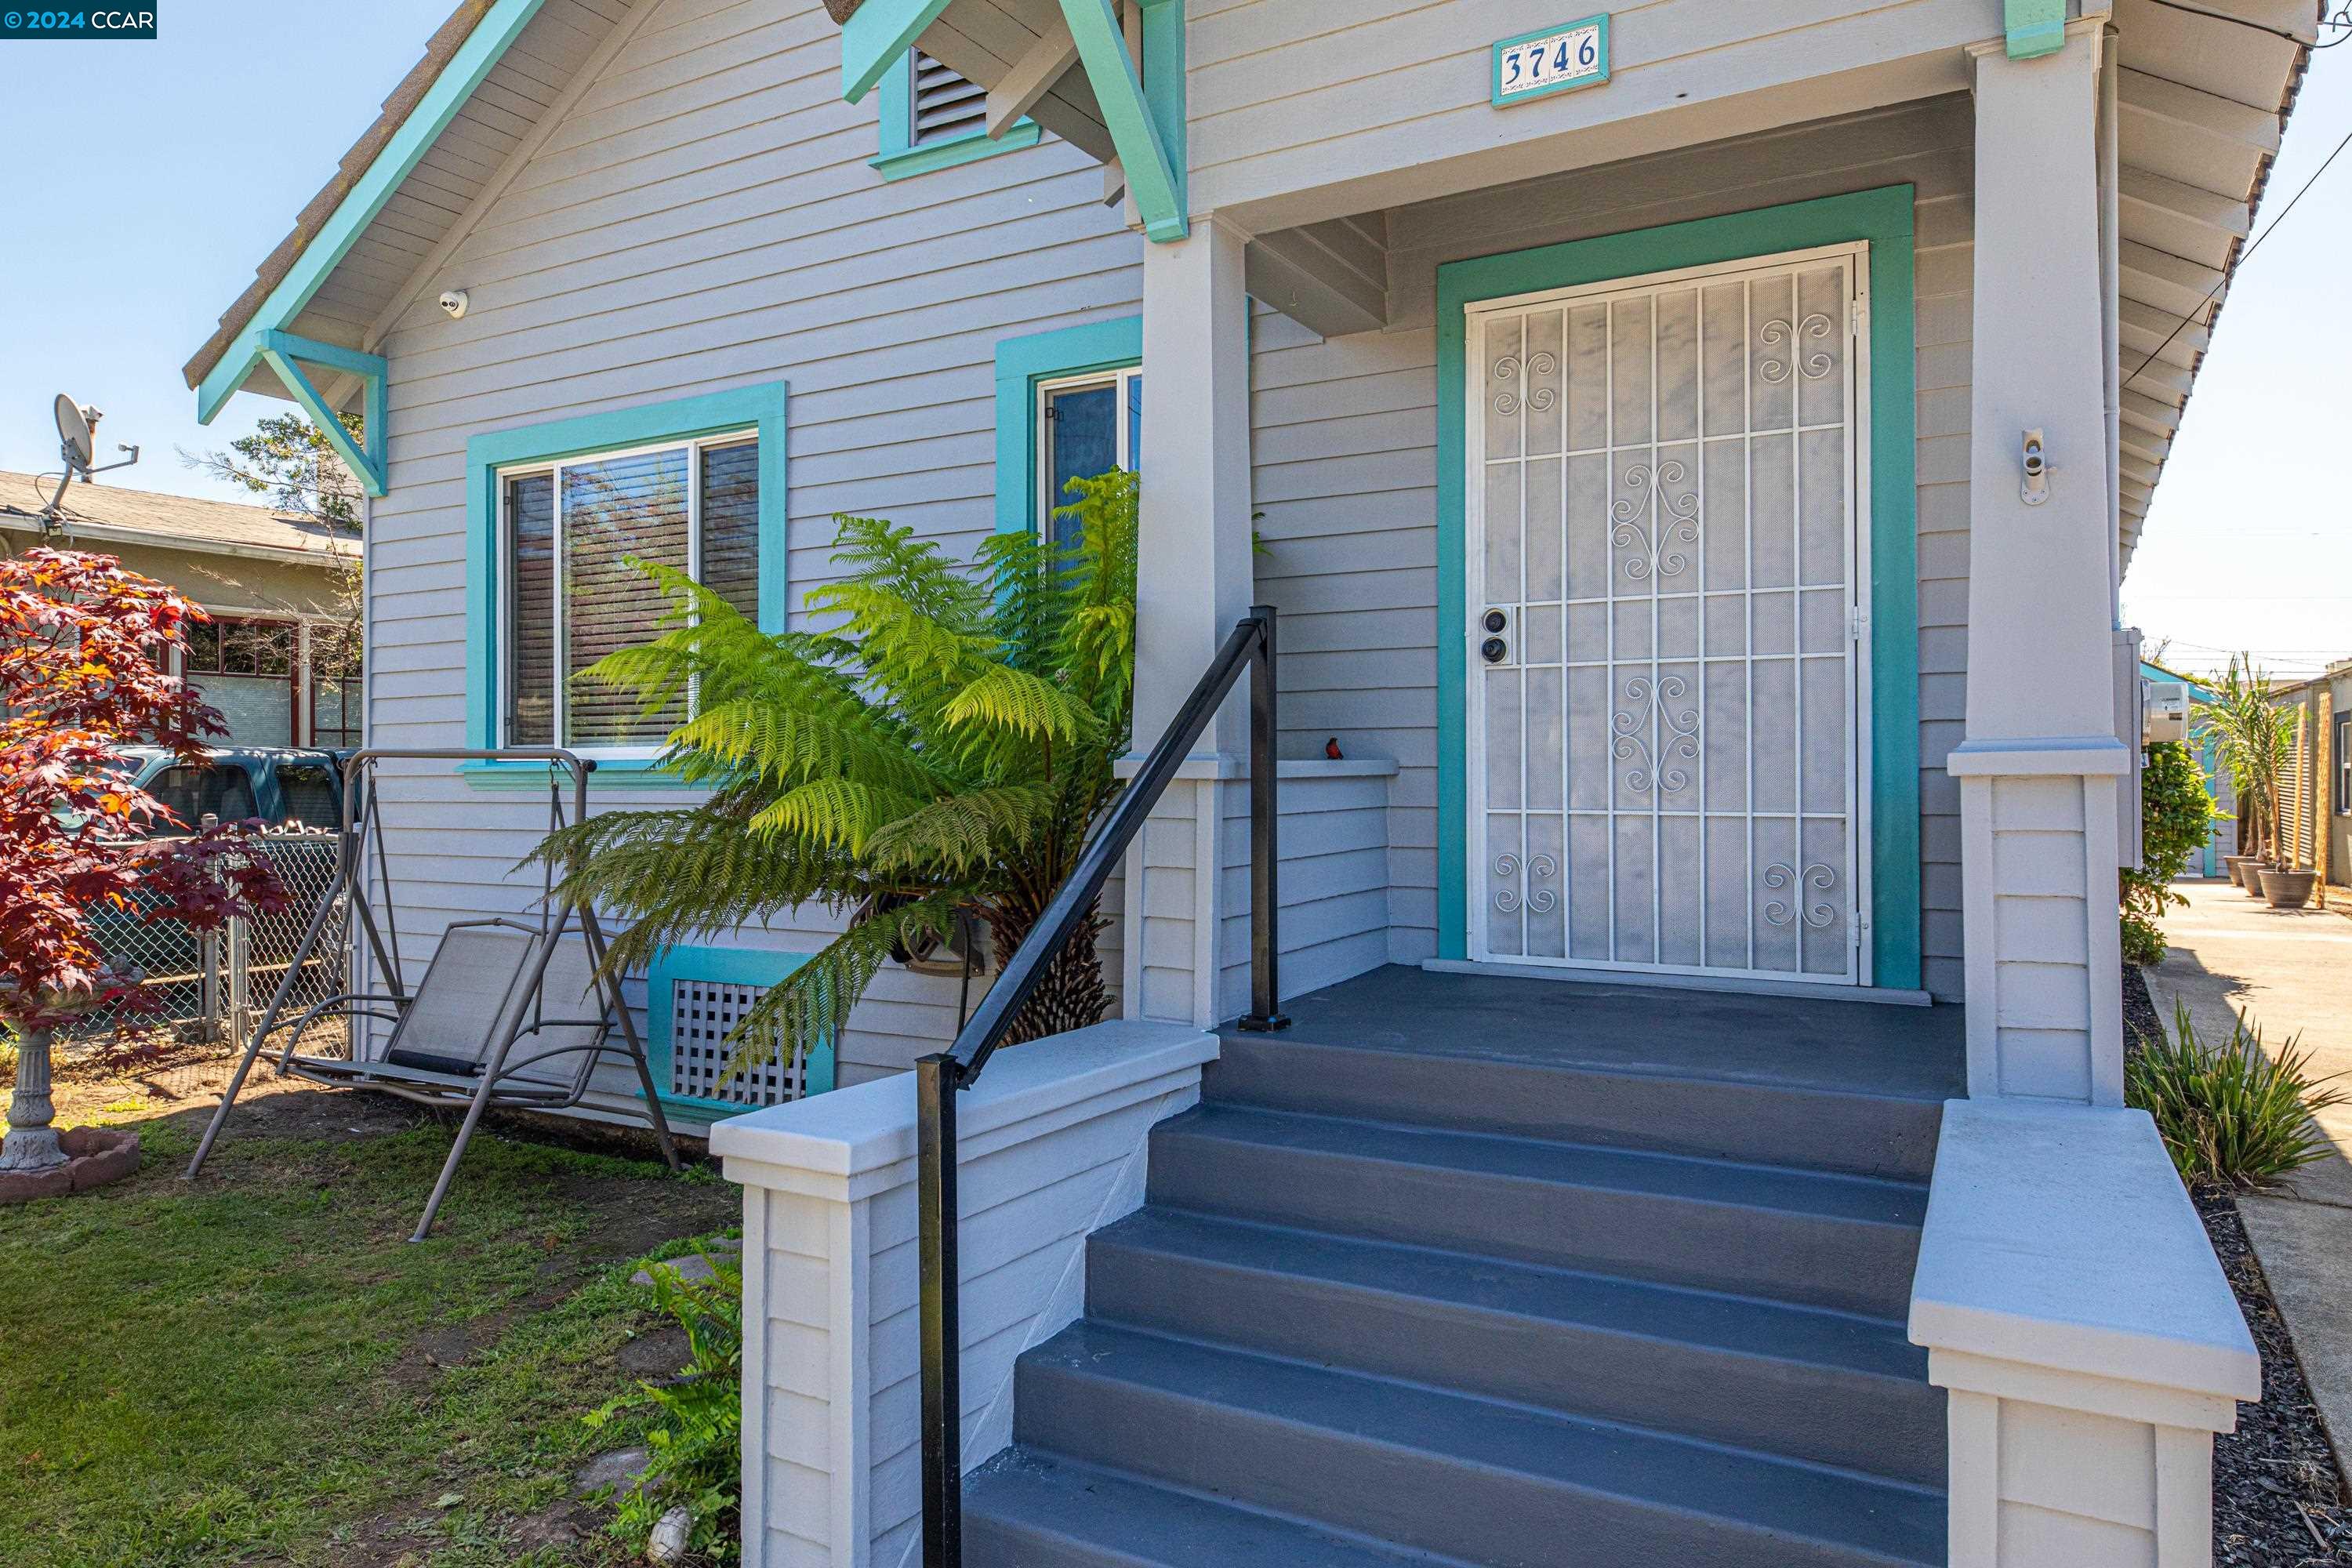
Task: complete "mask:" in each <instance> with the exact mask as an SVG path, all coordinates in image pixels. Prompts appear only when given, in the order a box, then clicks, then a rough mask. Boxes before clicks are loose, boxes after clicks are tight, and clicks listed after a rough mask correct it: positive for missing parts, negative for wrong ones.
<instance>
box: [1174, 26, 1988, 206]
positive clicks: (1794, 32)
mask: <svg viewBox="0 0 2352 1568" xmlns="http://www.w3.org/2000/svg"><path fill="white" fill-rule="evenodd" d="M1187 14H1188V17H1189V22H1190V25H1189V26H1188V28H1187V30H1186V37H1185V86H1186V96H1187V101H1188V108H1189V112H1190V126H1189V130H1188V137H1187V141H1188V148H1187V153H1188V158H1189V163H1190V166H1191V173H1190V181H1191V190H1192V203H1193V206H1194V208H1195V209H1196V210H1202V209H1208V208H1224V209H1229V210H1233V211H1234V212H1236V213H1237V214H1238V215H1239V216H1243V217H1244V219H1247V220H1253V221H1257V222H1262V223H1265V224H1266V225H1267V226H1273V225H1274V224H1275V223H1276V222H1279V223H1282V224H1292V223H1304V222H1311V221H1314V220H1316V219H1319V218H1328V217H1337V216H1343V215H1344V214H1345V213H1347V212H1349V211H1352V210H1361V209H1363V208H1365V207H1369V206H1384V205H1396V204H1397V203H1399V202H1404V201H1415V200H1423V199H1426V198H1429V197H1432V196H1435V195H1443V194H1444V193H1445V192H1448V191H1459V190H1465V189H1470V188H1473V187H1475V186H1479V185H1486V184H1494V183H1496V182H1499V181H1504V180H1514V179H1524V178H1528V177H1529V176H1531V175H1535V174H1541V173H1543V172H1545V171H1546V170H1549V169H1558V168H1564V167H1568V166H1570V165H1572V164H1592V163H1601V162H1603V161H1605V160H1607V159H1611V158H1622V157H1626V156H1629V155H1633V154H1637V153H1647V152H1653V151H1656V150H1660V149H1663V148H1667V147H1675V146H1695V145H1697V144H1699V143H1702V142H1714V141H1718V140H1720V139H1722V138H1724V137H1727V136H1732V135H1737V134H1741V133H1744V132H1750V131H1754V130H1758V129H1759V128H1762V127H1765V126H1769V125H1774V124H1780V123H1786V122H1787V121H1790V120H1791V119H1793V118H1795V117H1797V116H1801V115H1807V114H1812V115H1824V114H1831V113H1840V112H1844V111H1847V110H1857V109H1863V108H1867V107H1871V106H1874V105H1876V104H1881V103H1885V102H1890V101H1894V100H1899V99H1903V98H1908V97H1916V96H1918V95H1920V94H1923V93H1928V92H1937V91H1944V90H1948V89H1954V88H1959V87H1964V86H1965V85H1966V84H1967V77H1966V72H1965V61H1964V60H1963V58H1962V57H1961V55H1960V53H1959V49H1958V46H1959V45H1962V44H1965V43H1968V42H1969V41H1971V40H1975V39H1980V38H1994V37H2000V33H2001V25H2002V22H2001V7H2000V4H1999V3H1998V0H1737V3H1736V4H1727V3H1726V0H1636V3H1633V4H1626V5H1618V6H1615V7H1614V8H1613V9H1612V12H1611V16H1610V35H1611V45H1612V76H1611V79H1610V80H1609V82H1608V83H1607V84H1606V85H1604V86H1598V87H1594V88H1591V89H1584V90H1580V91H1575V92H1564V93H1558V94H1553V95H1550V96H1549V97H1545V98H1541V99H1537V100H1528V101H1526V102H1523V103H1518V104H1514V105H1512V106H1511V107H1510V108H1509V109H1508V110H1506V111H1504V112H1502V113H1500V114H1497V113H1496V110H1494V109H1493V107H1492V106H1491V104H1490V102H1489V92H1490V90H1491V85H1492V77H1493V70H1492V61H1493V55H1492V45H1493V44H1494V42H1495V40H1496V39H1499V38H1505V37H1514V36H1517V35H1518V34H1521V33H1524V32H1527V31H1528V30H1529V29H1531V28H1534V27H1538V26H1544V25H1546V24H1549V23H1564V22H1567V21H1570V20H1572V19H1573V18H1574V17H1576V16H1579V15H1580V8H1579V7H1574V6H1571V7H1568V8H1566V9H1564V10H1558V11H1550V12H1545V11H1542V10H1539V9H1538V10H1534V11H1531V10H1530V8H1529V7H1528V6H1527V5H1524V4H1521V3H1518V0H1349V4H1347V5H1305V4H1297V3H1287V0H1191V3H1190V4H1189V5H1188V7H1187ZM1351 196H1352V197H1353V198H1354V199H1353V200H1352V202H1351V201H1350V200H1349V198H1350V197H1351Z"/></svg>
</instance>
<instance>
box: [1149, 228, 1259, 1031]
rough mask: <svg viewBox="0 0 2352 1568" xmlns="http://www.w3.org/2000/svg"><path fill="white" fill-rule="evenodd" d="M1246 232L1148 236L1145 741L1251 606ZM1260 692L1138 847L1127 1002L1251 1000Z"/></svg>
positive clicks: (1199, 1013)
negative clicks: (1247, 920) (1161, 239)
mask: <svg viewBox="0 0 2352 1568" xmlns="http://www.w3.org/2000/svg"><path fill="white" fill-rule="evenodd" d="M1247 240H1248V237H1247V236H1246V235H1244V233H1242V232H1241V231H1240V230H1239V229H1237V228H1235V227H1234V226H1232V225H1231V224H1228V223H1224V222H1223V221H1221V220H1219V219H1218V218H1217V217H1215V216H1213V215H1212V216H1204V217H1196V218H1195V219H1194V220H1193V223H1192V233H1191V235H1190V236H1189V237H1187V238H1184V239H1182V240H1179V241H1176V242H1174V243H1172V244H1152V245H1147V246H1145V247H1143V372H1144V405H1143V441H1142V474H1143V498H1142V542H1141V549H1140V552H1139V564H1138V571H1137V583H1136V658H1135V746H1136V752H1137V753H1138V754H1140V753H1141V752H1143V751H1146V750H1148V749H1149V748H1150V745H1151V743H1152V742H1154V741H1155V740H1157V739H1158V738H1159V736H1160V732H1161V731H1163V730H1165V729H1166V728H1167V726H1168V722H1169V721H1170V720H1171V719H1172V718H1173V717H1174V716H1175V714H1176V710H1177V709H1178V708H1180V707H1181V706H1182V704H1183V701H1184V699H1185V697H1186V696H1187V695H1189V694H1190V693H1191V691H1192V688H1193V686H1194V685H1195V684H1196V683H1197V682H1198V681H1199V680H1200V679H1201V676H1202V672H1204V671H1205V670H1206V669H1207V668H1208V667H1209V661H1210V659H1211V658H1213V657H1214V655H1215V654H1216V651H1217V648H1218V647H1219V646H1220V645H1221V644H1222V643H1223V641H1224V639H1225V636H1226V634H1227V633H1228V632H1230V631H1232V630H1233V626H1234V622H1235V621H1237V620H1239V619H1240V618H1241V617H1242V616H1243V615H1244V613H1245V612H1246V611H1247V610H1248V609H1249V606H1250V599H1251V590H1252V586H1253V573H1252V569H1251V560H1250V446H1249V441H1250V423H1249V421H1250V414H1249V322H1248V316H1249V297H1248V295H1247V293H1246V292H1245V291H1244V286H1243V247H1244V245H1245V244H1246V243H1247ZM1248 750H1249V745H1248V706H1247V696H1246V692H1245V690H1237V691H1236V692H1235V694H1234V697H1233V699H1232V700H1228V701H1227V702H1226V703H1225V705H1224V706H1223V708H1222V709H1221V710H1219V712H1218V715H1217V718H1216V720H1215V721H1213V723H1212V724H1211V725H1210V727H1209V729H1208V731H1206V732H1204V733H1203V734H1202V737H1201V740H1200V742H1199V743H1198V745H1197V746H1196V748H1195V751H1194V754H1193V757H1192V761H1191V763H1188V764H1187V766H1186V768H1185V770H1184V773H1183V774H1182V775H1181V776H1180V777H1179V778H1178V780H1177V781H1176V782H1175V783H1174V784H1171V785H1170V786H1169V790H1168V793H1167V795H1165V796H1164V797H1163V799H1162V801H1161V804H1160V808H1159V809H1158V810H1157V811H1155V812H1154V813H1153V815H1152V817H1151V820H1150V823H1149V824H1147V825H1146V826H1145V828H1144V831H1143V833H1142V835H1141V837H1139V838H1138V839H1137V841H1136V844H1135V847H1133V848H1131V849H1130V850H1129V853H1128V858H1127V866H1126V888H1125V898H1124V907H1125V913H1124V916H1123V920H1124V926H1125V929H1124V931H1122V933H1121V934H1122V936H1123V938H1124V942H1123V944H1122V945H1123V949H1124V957H1125V974H1124V976H1123V980H1124V986H1123V995H1124V997H1125V1007H1124V1010H1125V1012H1126V1015H1127V1016H1129V1017H1131V1018H1159V1019H1170V1020H1174V1021H1177V1022H1182V1023H1192V1024H1209V1023H1213V1022H1215V1021H1217V1020H1219V1019H1221V1018H1225V1017H1230V1016H1234V1015H1236V1014H1238V1013H1239V1012H1240V1011H1241V1008H1242V1005H1243V1003H1244V995H1243V993H1242V991H1241V990H1240V989H1237V988H1236V986H1237V984H1238V985H1240V986H1245V985H1246V971H1245V969H1244V970H1242V971H1240V972H1238V973H1239V979H1238V981H1237V982H1236V981H1235V980H1234V978H1233V977H1230V976H1227V975H1226V973H1225V970H1226V968H1227V965H1226V964H1225V963H1224V962H1223V943H1222V935H1223V931H1222V928H1223V925H1224V924H1225V922H1226V918H1227V916H1228V915H1229V914H1232V915H1234V916H1236V917H1238V916H1239V915H1241V914H1245V913H1246V906H1245V905H1244V903H1242V902H1241V901H1240V900H1241V896H1242V888H1241V884H1240V883H1239V882H1236V883H1235V885H1234V887H1233V888H1232V889H1230V892H1231V894H1232V896H1231V897H1228V896H1227V894H1228V889H1226V888H1225V887H1223V883H1225V882H1226V881H1228V880H1229V879H1226V878H1223V877H1221V876H1220V875H1219V872H1220V870H1221V869H1223V868H1226V867H1235V866H1245V865H1246V864H1247V857H1248V822H1247V818H1246V806H1245V803H1244V801H1243V789H1242V784H1241V782H1240V781H1242V780H1244V778H1245V777H1246V773H1247V763H1248ZM1134 760H1135V758H1133V757H1130V759H1129V761H1130V763H1132V762H1133V761H1134ZM1236 811H1239V812H1241V813H1242V814H1243V815H1241V816H1238V817H1236V816H1235V815H1234V813H1235V812H1236ZM1229 904H1230V905H1231V906H1232V908H1231V909H1230V910H1229V909H1228V907H1227V906H1228V905H1229Z"/></svg>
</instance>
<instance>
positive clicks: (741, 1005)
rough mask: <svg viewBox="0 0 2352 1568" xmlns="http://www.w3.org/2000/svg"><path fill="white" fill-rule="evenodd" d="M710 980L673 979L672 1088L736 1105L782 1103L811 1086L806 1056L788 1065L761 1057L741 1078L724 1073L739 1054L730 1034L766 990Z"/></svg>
mask: <svg viewBox="0 0 2352 1568" xmlns="http://www.w3.org/2000/svg"><path fill="white" fill-rule="evenodd" d="M766 989H767V988H766V987H765V986H761V985H733V984H722V983H719V982H716V981H709V980H686V979H676V980H672V981H671V982H670V1083H669V1091H670V1092H671V1093H672V1094H682V1095H688V1096H690V1097H692V1098H693V1099H696V1100H725V1101H727V1102H729V1103H730V1104H735V1105H781V1104H782V1103H783V1102H784V1101H786V1100H798V1099H800V1098H801V1096H803V1094H806V1093H807V1092H808V1058H806V1057H805V1056H803V1057H802V1058H800V1059H799V1060H798V1061H795V1062H793V1063H792V1064H791V1065H790V1066H789V1067H779V1066H778V1065H777V1064H775V1063H774V1062H763V1063H761V1065H760V1066H758V1067H755V1068H751V1070H750V1071H748V1072H746V1073H744V1074H743V1075H742V1076H741V1077H740V1078H728V1077H726V1076H725V1075H726V1068H727V1063H728V1061H729V1059H730V1058H732V1057H733V1056H734V1054H735V1052H734V1047H731V1046H730V1045H729V1044H728V1043H727V1036H728V1034H729V1032H730V1030H732V1029H733V1028H734V1027H735V1026H736V1025H738V1024H740V1023H741V1022H742V1021H743V1015H744V1014H746V1013H749V1012H750V1011H751V1006H752V1004H754V1003H756V1002H758V1001H759V999H760V997H761V994H762V993H763V992H764V991H765V990H766Z"/></svg>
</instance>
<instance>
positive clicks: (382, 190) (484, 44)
mask: <svg viewBox="0 0 2352 1568" xmlns="http://www.w3.org/2000/svg"><path fill="white" fill-rule="evenodd" d="M941 3H942V4H944V3H945V0H941ZM544 4H546V0H497V3H496V4H495V5H492V6H491V7H490V9H489V11H488V14H487V15H485V16H483V17H482V19H481V20H480V21H479V22H478V23H476V24H475V25H474V30H473V31H472V32H471V33H469V34H467V37H466V41H465V42H464V43H463V44H461V45H459V46H458V47H457V53H456V54H455V55H453V56H451V57H450V59H449V63H448V64H447V65H446V67H444V68H442V71H441V74H440V75H439V76H438V77H436V78H435V79H434V82H433V85H432V86H431V87H430V88H427V89H425V96H424V97H423V98H422V99H420V100H417V104H416V108H415V110H413V111H412V112H411V113H410V114H409V116H408V118H407V119H406V120H404V121H401V125H400V129H399V130H398V131H396V132H394V133H393V138H392V140H391V141H390V142H386V143H385V144H384V149H383V152H381V153H377V154H376V158H375V162H374V163H371V164H369V165H368V170H367V173H366V174H362V175H361V176H360V179H359V183H358V184H355V185H353V186H352V188H351V190H350V191H349V192H348V193H347V194H346V195H344V197H343V199H342V200H341V202H340V203H338V204H337V205H336V207H335V210H334V212H333V213H332V214H331V216H329V217H328V219H327V221H326V222H325V223H324V224H322V225H320V228H319V232H318V233H317V234H316V235H314V236H313V237H311V239H310V243H309V244H308V245H306V246H305V247H303V249H302V254H301V255H300V256H299V257H297V258H295V260H294V266H293V268H292V270H290V271H289V272H288V273H287V274H286V276H285V278H284V279H281V280H280V281H279V282H278V287H276V288H275V289H271V290H270V291H269V297H268V299H267V300H263V301H262V302H261V308H260V309H259V310H256V311H255V312H254V313H253V319H252V321H249V322H248V323H247V326H246V330H245V332H244V334H243V335H242V336H240V337H239V338H238V339H237V340H236V342H234V343H232V344H230V345H229V348H228V350H227V351H226V353H223V354H222V355H221V357H220V359H219V361H218V362H217V363H215V364H214V366H213V368H212V369H211V371H209V372H208V373H206V374H205V379H204V381H203V383H202V384H200V385H199V386H198V387H197V388H196V423H197V424H199V425H209V424H211V423H212V421H213V416H214V415H215V414H218V413H219V412H220V407H221V405H222V404H224V403H226V402H227V401H228V398H229V395H230V394H231V393H233V392H235V391H236V389H237V388H239V387H240V386H243V385H244V384H245V382H246V378H247V376H249V375H251V374H253V368H254V366H256V365H257V364H259V363H261V362H262V358H263V354H264V351H265V343H266V334H267V333H268V332H270V331H276V330H278V329H279V328H283V327H288V326H290V325H292V324H293V321H294V318H295V317H296V316H298V315H299V314H300V313H301V310H302V308H303V307H304V306H305V305H308V304H309V303H310V300H311V298H312V297H313V296H314V295H316V294H317V293H318V292H319V289H320V286H321V285H323V284H324V283H325V282H326V280H327V279H328V277H329V275H331V273H332V272H333V271H334V269H335V268H336V266H337V265H338V264H340V263H341V260H342V259H343V258H344V257H345V256H346V255H348V254H350V251H351V248H352V246H353V245H355V244H357V243H358V241H359V237H360V236H361V234H362V233H363V232H364V231H365V230H366V228H367V226H368V225H369V224H371V223H373V221H374V220H375V216H376V215H377V214H378V213H380V212H382V211H383V207H384V204H385V203H387V202H389V201H390V200H392V196H393V193H394V191H397V190H398V189H399V188H400V185H401V182H402V181H404V180H405V179H407V178H408V176H409V174H410V172H411V171H413V170H414V169H415V167H416V165H417V163H418V162H419V161H420V160H422V159H423V158H424V156H425V152H426V151H427V150H428V149H429V148H431V147H432V145H433V143H434V142H435V141H436V140H437V139H438V138H439V137H440V134H441V132H444V131H446V129H448V126H449V121H452V120H454V119H456V118H457V110H460V109H462V108H464V107H465V104H466V100H467V99H469V98H471V97H472V96H473V95H474V89H477V88H478V87H479V86H481V84H482V79H484V78H485V77H487V76H488V75H489V74H490V70H491V68H493V67H494V66H496V65H497V64H498V63H499V60H500V59H501V58H504V57H505V55H506V52H507V49H508V47H509V45H511V44H512V43H513V42H514V41H515V39H516V38H518V37H521V36H522V30H523V28H525V27H526V26H530V19H531V18H532V17H533V16H538V15H539V8H540V7H541V5H544ZM312 417H313V418H316V417H317V416H315V415H313V416H312Z"/></svg>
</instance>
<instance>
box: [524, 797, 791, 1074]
mask: <svg viewBox="0 0 2352 1568" xmlns="http://www.w3.org/2000/svg"><path fill="white" fill-rule="evenodd" d="M542 771H544V770H542ZM808 961H809V954H807V953H805V952H773V951H772V950H770V949H766V948H757V947H666V948H663V949H661V950H660V951H659V952H656V953H655V954H654V957H653V962H652V963H649V964H647V965H646V1063H647V1065H648V1066H650V1067H651V1068H653V1075H654V1082H655V1083H656V1085H659V1084H666V1083H669V1082H672V1081H674V1080H673V1079H672V1078H671V1076H670V1074H671V1070H672V1068H673V1067H674V1065H675V1064H676V1062H677V1038H676V1035H675V1026H674V1023H673V1020H672V1019H671V1017H670V1006H669V994H670V983H671V982H672V981H675V980H703V981H709V982H711V983H713V984H721V985H761V986H768V985H774V984H778V983H780V982H781V981H782V980H783V978H784V977H785V976H786V975H788V974H790V973H793V971H794V970H795V969H798V968H799V967H800V966H801V965H803V964H804V963H807V962H808ZM834 1066H835V1064H834V1053H833V1047H832V1046H831V1045H829V1044H826V1045H819V1046H817V1047H815V1048H814V1050H812V1051H810V1053H809V1062H808V1091H809V1093H811V1094H824V1093H826V1092H828V1091H830V1090H831V1089H832V1088H833V1081H834ZM661 1098H662V1102H663V1103H664V1104H665V1105H678V1106H683V1107H686V1108H688V1109H691V1110H705V1109H707V1110H717V1111H719V1112H721V1113H722V1114H724V1115H729V1116H740V1115H741V1114H743V1113H744V1112H745V1111H748V1110H751V1109H753V1108H752V1107H751V1106H747V1105H738V1104H736V1103H735V1102H734V1101H732V1100H706V1099H704V1098H702V1097H701V1096H699V1095H684V1094H671V1093H669V1092H668V1091H667V1090H663V1091H662V1096H661Z"/></svg>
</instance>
